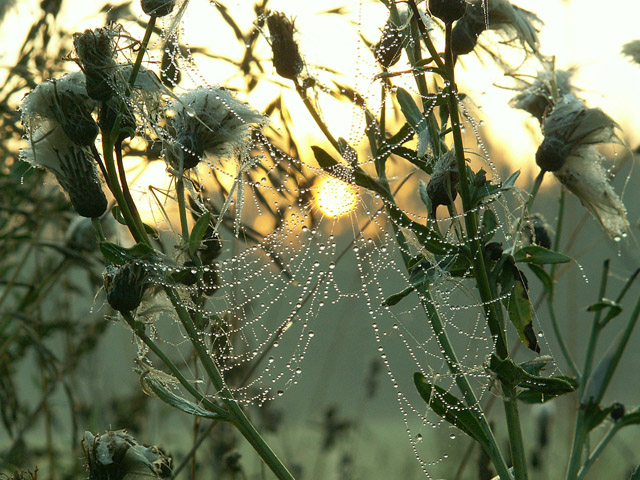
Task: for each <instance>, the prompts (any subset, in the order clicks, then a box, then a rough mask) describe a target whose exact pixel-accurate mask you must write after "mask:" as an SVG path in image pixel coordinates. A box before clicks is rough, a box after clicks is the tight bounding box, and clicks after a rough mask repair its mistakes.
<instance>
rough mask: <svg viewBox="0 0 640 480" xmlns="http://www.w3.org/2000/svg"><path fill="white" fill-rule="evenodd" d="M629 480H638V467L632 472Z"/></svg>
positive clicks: (639, 472) (639, 471) (639, 466)
mask: <svg viewBox="0 0 640 480" xmlns="http://www.w3.org/2000/svg"><path fill="white" fill-rule="evenodd" d="M629 480H640V465H638V466H637V468H636V469H635V470H634V471H633V473H632V474H631V477H629Z"/></svg>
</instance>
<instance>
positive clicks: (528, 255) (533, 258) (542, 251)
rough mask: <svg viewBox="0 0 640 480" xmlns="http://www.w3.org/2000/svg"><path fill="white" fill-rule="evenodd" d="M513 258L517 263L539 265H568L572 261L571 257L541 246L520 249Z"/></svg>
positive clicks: (528, 246)
mask: <svg viewBox="0 0 640 480" xmlns="http://www.w3.org/2000/svg"><path fill="white" fill-rule="evenodd" d="M513 258H514V259H515V261H516V262H522V263H535V264H538V265H545V264H553V263H567V262H570V261H571V257H568V256H567V255H564V254H563V253H560V252H554V251H553V250H549V249H548V248H544V247H541V246H540V245H527V246H526V247H522V248H521V249H519V250H518V251H517V252H516V253H515V254H514V255H513Z"/></svg>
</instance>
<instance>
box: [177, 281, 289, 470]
mask: <svg viewBox="0 0 640 480" xmlns="http://www.w3.org/2000/svg"><path fill="white" fill-rule="evenodd" d="M165 292H166V293H167V296H168V297H169V300H170V301H171V303H172V304H173V306H174V308H175V310H176V313H177V314H178V318H179V319H180V322H181V323H182V325H183V327H184V328H185V331H186V332H187V335H188V336H189V340H190V341H191V344H192V345H193V346H194V348H195V350H196V354H197V355H198V358H199V359H200V362H202V365H203V367H204V369H205V371H206V372H207V377H208V378H209V380H210V381H211V383H212V384H213V386H214V387H215V389H216V392H217V394H218V395H219V396H220V400H222V402H223V403H224V404H225V407H226V409H227V411H228V415H229V417H230V421H231V422H232V423H233V424H234V425H235V426H236V428H237V429H238V431H239V432H240V433H241V434H242V436H244V437H245V439H247V441H248V442H249V443H250V444H251V446H252V447H253V448H254V450H255V451H256V452H257V453H258V455H260V457H261V458H262V460H264V462H265V463H266V464H267V465H268V466H269V468H270V469H271V471H272V472H273V473H274V474H275V475H276V477H277V478H278V479H280V480H294V478H293V476H292V475H291V473H289V471H288V470H287V468H286V467H285V466H284V464H283V463H282V461H281V460H280V459H279V458H278V457H277V456H276V454H275V453H274V452H273V450H271V448H270V447H269V445H268V444H267V443H266V442H265V441H264V439H263V438H262V437H261V436H260V434H259V433H258V431H257V430H256V428H255V427H254V426H253V424H252V423H251V421H250V420H249V418H248V417H247V416H246V414H245V413H244V412H243V411H242V409H241V408H240V406H239V405H238V402H237V401H236V400H235V399H234V398H233V395H232V393H231V391H230V390H229V388H228V387H227V385H226V383H225V381H224V379H223V377H222V374H221V373H220V370H219V369H218V366H217V365H216V363H215V362H214V361H213V358H212V357H211V356H210V355H209V352H208V351H207V347H206V345H205V343H204V340H203V339H202V336H201V335H199V334H198V332H197V331H196V328H195V325H194V324H193V321H192V319H191V316H190V315H189V312H187V310H186V308H185V307H184V306H183V305H182V303H181V299H180V297H179V296H178V294H177V293H176V292H175V291H174V290H173V289H171V288H170V287H165Z"/></svg>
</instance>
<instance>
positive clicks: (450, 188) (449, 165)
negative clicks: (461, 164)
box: [427, 150, 458, 216]
mask: <svg viewBox="0 0 640 480" xmlns="http://www.w3.org/2000/svg"><path fill="white" fill-rule="evenodd" d="M457 186H458V167H457V164H456V157H455V151H454V150H450V151H448V152H447V153H445V154H444V155H442V157H440V159H439V160H438V161H437V162H436V165H435V166H434V168H433V174H432V175H431V179H430V180H429V183H428V184H427V195H428V196H429V200H431V207H432V212H431V214H432V215H433V216H435V211H436V209H437V207H438V206H440V205H445V206H447V205H452V204H453V201H454V200H455V199H456V197H457V196H458V192H457V190H456V187H457Z"/></svg>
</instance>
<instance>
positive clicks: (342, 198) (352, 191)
mask: <svg viewBox="0 0 640 480" xmlns="http://www.w3.org/2000/svg"><path fill="white" fill-rule="evenodd" d="M314 197H315V200H316V204H317V205H318V207H319V208H320V210H321V211H322V213H324V214H325V215H327V216H328V217H341V216H343V215H346V214H348V213H350V212H352V211H353V210H354V209H355V208H356V204H357V202H358V193H357V191H356V188H355V187H354V186H353V185H350V184H348V183H346V182H343V181H342V180H339V179H337V178H333V177H329V178H325V179H324V180H323V181H322V183H321V184H320V186H319V187H318V188H317V190H316V191H315V193H314Z"/></svg>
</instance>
